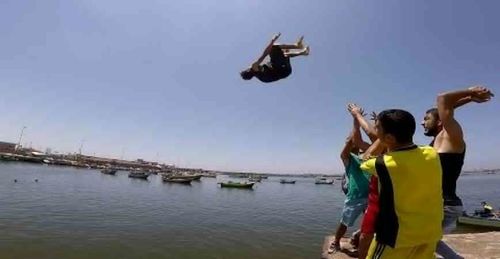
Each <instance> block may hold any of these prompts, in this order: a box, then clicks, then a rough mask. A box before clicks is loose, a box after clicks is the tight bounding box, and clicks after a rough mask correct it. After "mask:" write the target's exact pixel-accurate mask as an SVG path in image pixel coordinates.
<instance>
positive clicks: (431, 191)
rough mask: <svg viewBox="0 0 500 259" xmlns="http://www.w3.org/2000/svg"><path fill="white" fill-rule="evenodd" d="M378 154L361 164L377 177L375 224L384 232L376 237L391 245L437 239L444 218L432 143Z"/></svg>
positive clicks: (420, 242)
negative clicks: (376, 157)
mask: <svg viewBox="0 0 500 259" xmlns="http://www.w3.org/2000/svg"><path fill="white" fill-rule="evenodd" d="M381 158H382V157H381ZM381 158H379V159H378V162H377V159H372V160H369V161H367V162H365V163H364V164H363V165H362V169H364V170H366V171H368V172H372V173H375V174H377V176H378V177H379V188H380V214H379V219H378V220H377V224H376V225H377V230H381V231H382V232H386V233H382V234H380V233H377V240H379V239H380V238H381V239H386V240H380V242H381V243H382V242H385V243H388V245H393V246H394V247H406V246H414V245H419V244H423V243H428V242H432V241H436V242H437V241H438V240H439V239H440V238H441V236H442V231H441V221H442V219H443V201H442V190H441V174H442V172H441V165H440V162H439V157H438V154H437V153H436V151H435V150H434V149H433V148H432V147H417V146H413V147H411V148H409V149H405V150H400V151H394V152H390V153H387V154H386V155H384V156H383V160H382V159H381ZM384 171H386V172H384ZM384 215H389V216H386V217H384ZM391 215H392V216H391ZM386 230H388V231H386ZM391 243H392V244H391Z"/></svg>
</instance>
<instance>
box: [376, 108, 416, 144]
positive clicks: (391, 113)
mask: <svg viewBox="0 0 500 259" xmlns="http://www.w3.org/2000/svg"><path fill="white" fill-rule="evenodd" d="M377 120H378V122H379V123H380V126H381V127H382V130H383V131H384V133H385V134H391V135H392V136H394V138H395V139H396V141H397V142H398V143H400V144H404V143H410V142H413V135H414V134H415V128H416V123H415V117H413V115H411V113H409V112H407V111H405V110H399V109H390V110H385V111H382V112H381V113H379V114H378V115H377Z"/></svg>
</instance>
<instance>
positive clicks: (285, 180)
mask: <svg viewBox="0 0 500 259" xmlns="http://www.w3.org/2000/svg"><path fill="white" fill-rule="evenodd" d="M295 182H296V181H295V180H287V179H281V180H280V183H282V184H295Z"/></svg>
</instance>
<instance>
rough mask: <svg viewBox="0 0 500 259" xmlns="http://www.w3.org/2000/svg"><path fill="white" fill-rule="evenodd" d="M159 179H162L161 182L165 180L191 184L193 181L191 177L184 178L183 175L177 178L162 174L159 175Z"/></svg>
mask: <svg viewBox="0 0 500 259" xmlns="http://www.w3.org/2000/svg"><path fill="white" fill-rule="evenodd" d="M161 179H162V180H163V182H166V183H182V184H191V181H193V179H191V178H185V177H181V178H178V177H172V176H167V175H163V176H162V177H161Z"/></svg>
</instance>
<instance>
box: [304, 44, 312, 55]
mask: <svg viewBox="0 0 500 259" xmlns="http://www.w3.org/2000/svg"><path fill="white" fill-rule="evenodd" d="M310 51H311V49H310V48H309V46H307V47H306V50H305V51H304V56H309V52H310Z"/></svg>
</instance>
